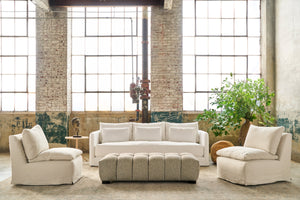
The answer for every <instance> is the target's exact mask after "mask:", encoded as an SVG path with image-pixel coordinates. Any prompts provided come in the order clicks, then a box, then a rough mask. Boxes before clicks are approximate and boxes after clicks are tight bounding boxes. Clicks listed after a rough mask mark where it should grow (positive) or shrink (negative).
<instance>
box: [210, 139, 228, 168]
mask: <svg viewBox="0 0 300 200" xmlns="http://www.w3.org/2000/svg"><path fill="white" fill-rule="evenodd" d="M233 146H234V145H233V144H232V143H231V142H229V141H226V140H220V141H218V142H215V143H214V144H213V145H212V146H211V147H210V156H211V160H212V161H213V162H214V163H217V157H218V156H217V151H218V150H220V149H223V148H226V147H233Z"/></svg>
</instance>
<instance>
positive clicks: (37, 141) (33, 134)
mask: <svg viewBox="0 0 300 200" xmlns="http://www.w3.org/2000/svg"><path fill="white" fill-rule="evenodd" d="M22 142H23V146H24V150H25V154H26V157H27V159H28V160H29V161H30V160H32V159H34V158H36V157H37V156H38V155H39V154H40V153H41V152H42V151H45V150H47V149H49V144H48V141H47V138H46V136H45V134H44V131H43V130H42V128H41V127H40V126H39V125H36V126H34V127H33V128H32V129H24V130H23V133H22Z"/></svg>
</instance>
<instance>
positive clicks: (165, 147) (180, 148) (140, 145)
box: [95, 141, 204, 157]
mask: <svg viewBox="0 0 300 200" xmlns="http://www.w3.org/2000/svg"><path fill="white" fill-rule="evenodd" d="M141 152H142V153H152V152H153V153H154V152H160V153H183V152H186V153H192V154H193V155H194V156H196V157H202V156H203V152H204V146H203V145H201V144H198V143H191V142H170V141H128V142H111V143H104V144H97V145H96V148H95V156H96V157H103V156H105V155H107V154H109V153H141Z"/></svg>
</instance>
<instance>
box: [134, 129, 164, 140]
mask: <svg viewBox="0 0 300 200" xmlns="http://www.w3.org/2000/svg"><path fill="white" fill-rule="evenodd" d="M160 129H161V128H160V127H143V126H140V127H139V126H137V127H135V131H134V133H135V134H134V136H133V137H134V140H135V141H161V140H162V135H161V131H160Z"/></svg>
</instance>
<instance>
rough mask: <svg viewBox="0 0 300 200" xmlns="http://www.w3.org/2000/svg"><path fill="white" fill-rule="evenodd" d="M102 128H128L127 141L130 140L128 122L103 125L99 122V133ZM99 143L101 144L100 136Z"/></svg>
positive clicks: (129, 123) (129, 124)
mask: <svg viewBox="0 0 300 200" xmlns="http://www.w3.org/2000/svg"><path fill="white" fill-rule="evenodd" d="M104 128H129V134H130V136H129V140H132V123H131V122H128V123H104V122H100V129H99V130H100V131H102V129H104ZM99 140H100V143H101V142H102V136H101V134H100V137H99Z"/></svg>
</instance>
